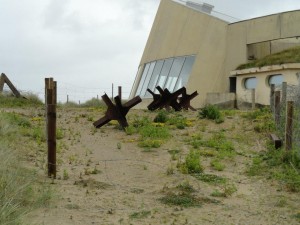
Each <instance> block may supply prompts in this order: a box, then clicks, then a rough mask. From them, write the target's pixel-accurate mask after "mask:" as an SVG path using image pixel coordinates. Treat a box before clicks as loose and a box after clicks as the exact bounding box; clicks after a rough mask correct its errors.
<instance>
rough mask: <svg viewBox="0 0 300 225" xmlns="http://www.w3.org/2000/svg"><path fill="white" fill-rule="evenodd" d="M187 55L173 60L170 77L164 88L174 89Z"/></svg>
mask: <svg viewBox="0 0 300 225" xmlns="http://www.w3.org/2000/svg"><path fill="white" fill-rule="evenodd" d="M184 60H185V57H180V58H176V59H175V60H174V62H173V65H172V68H171V70H170V73H169V76H168V79H167V81H166V83H165V86H164V88H168V90H169V91H171V92H172V91H173V89H174V87H175V84H176V82H177V79H178V77H179V74H180V72H181V69H182V66H183V63H184Z"/></svg>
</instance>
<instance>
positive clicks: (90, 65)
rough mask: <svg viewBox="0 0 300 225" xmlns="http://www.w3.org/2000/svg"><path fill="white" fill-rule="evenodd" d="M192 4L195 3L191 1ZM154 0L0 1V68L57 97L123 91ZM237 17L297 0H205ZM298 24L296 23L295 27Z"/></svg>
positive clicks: (289, 6) (23, 84) (296, 4)
mask: <svg viewBox="0 0 300 225" xmlns="http://www.w3.org/2000/svg"><path fill="white" fill-rule="evenodd" d="M194 1H196V2H200V3H201V1H197V0H194ZM159 2H160V0H107V1H104V0H26V1H20V0H0V32H1V33H0V73H5V74H6V75H7V76H8V77H9V78H10V80H11V81H12V82H13V84H14V85H15V86H16V87H17V88H18V89H20V90H22V91H30V92H33V93H35V94H39V96H40V97H41V98H42V96H43V93H44V78H45V77H51V76H52V77H54V79H55V80H56V81H57V83H58V99H59V101H62V102H65V101H66V98H67V97H66V96H67V95H69V98H70V100H72V101H76V102H78V101H79V100H80V101H81V102H83V101H85V100H86V99H90V98H92V97H96V96H97V94H98V95H99V97H100V96H101V95H103V94H104V92H107V93H108V94H109V95H111V84H112V83H114V86H115V92H116V91H117V86H119V85H121V86H122V87H123V91H124V96H125V97H126V96H128V95H129V92H130V90H131V86H132V84H133V81H134V79H135V75H136V72H137V68H138V65H139V62H140V58H141V56H142V53H143V50H144V47H145V44H146V41H147V38H148V35H149V32H150V29H151V26H152V22H153V20H154V17H155V14H156V11H157V8H158V5H159ZM205 2H207V3H209V4H212V5H214V6H215V7H214V10H215V11H218V12H222V13H224V14H227V15H230V16H232V17H235V18H238V19H249V18H253V17H257V16H263V15H267V14H272V13H277V12H282V11H288V10H296V9H300V1H299V0H284V1H278V0H264V1H262V0H243V1H238V0H206V1H205ZM299 29H300V28H299Z"/></svg>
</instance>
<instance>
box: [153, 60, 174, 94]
mask: <svg viewBox="0 0 300 225" xmlns="http://www.w3.org/2000/svg"><path fill="white" fill-rule="evenodd" d="M173 61H174V58H171V59H166V60H165V63H164V66H163V68H162V70H161V73H160V76H159V78H158V82H157V84H156V85H155V87H156V86H160V87H161V88H163V87H164V85H165V82H166V79H167V77H168V75H169V72H170V70H171V67H172V64H173ZM155 93H159V92H158V90H156V89H155Z"/></svg>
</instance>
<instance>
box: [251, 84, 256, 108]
mask: <svg viewBox="0 0 300 225" xmlns="http://www.w3.org/2000/svg"><path fill="white" fill-rule="evenodd" d="M251 99H252V110H254V109H255V88H253V89H251Z"/></svg>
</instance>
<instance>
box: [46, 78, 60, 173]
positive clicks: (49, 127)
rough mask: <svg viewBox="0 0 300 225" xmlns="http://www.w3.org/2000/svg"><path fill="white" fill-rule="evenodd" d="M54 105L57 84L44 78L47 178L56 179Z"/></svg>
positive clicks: (50, 79)
mask: <svg viewBox="0 0 300 225" xmlns="http://www.w3.org/2000/svg"><path fill="white" fill-rule="evenodd" d="M56 104H57V83H56V81H54V80H53V78H45V106H46V137H47V144H48V176H49V177H53V178H56Z"/></svg>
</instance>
